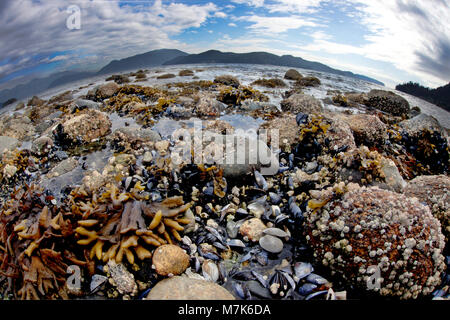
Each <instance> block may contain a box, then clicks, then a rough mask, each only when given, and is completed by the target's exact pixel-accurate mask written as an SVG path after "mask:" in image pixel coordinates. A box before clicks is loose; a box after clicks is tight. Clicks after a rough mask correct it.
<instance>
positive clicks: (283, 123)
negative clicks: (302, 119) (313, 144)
mask: <svg viewBox="0 0 450 320" xmlns="http://www.w3.org/2000/svg"><path fill="white" fill-rule="evenodd" d="M261 129H266V130H267V142H268V144H269V145H270V144H271V142H272V131H271V130H278V131H276V132H278V141H277V142H278V143H279V147H280V148H281V150H283V151H285V152H289V151H290V150H291V146H293V145H295V144H296V143H298V142H299V127H298V125H297V121H296V116H295V115H293V114H285V115H283V117H276V118H273V119H271V120H269V121H267V122H265V123H263V124H262V125H261V127H260V131H261Z"/></svg>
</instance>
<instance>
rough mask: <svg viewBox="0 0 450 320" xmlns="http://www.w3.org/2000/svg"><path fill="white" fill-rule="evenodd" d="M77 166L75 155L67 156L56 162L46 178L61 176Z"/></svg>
mask: <svg viewBox="0 0 450 320" xmlns="http://www.w3.org/2000/svg"><path fill="white" fill-rule="evenodd" d="M77 166H78V160H77V159H76V158H75V157H72V158H68V159H66V160H63V161H61V162H60V163H58V164H57V165H56V166H55V167H54V168H53V169H52V170H50V172H49V173H48V174H47V178H48V179H51V178H54V177H59V176H62V175H63V174H66V173H68V172H70V171H72V170H74V169H75V168H76V167H77Z"/></svg>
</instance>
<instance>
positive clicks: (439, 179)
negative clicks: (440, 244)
mask: <svg viewBox="0 0 450 320" xmlns="http://www.w3.org/2000/svg"><path fill="white" fill-rule="evenodd" d="M404 193H405V195H406V196H408V197H416V198H417V199H419V201H421V202H423V203H426V204H427V205H428V206H429V207H430V209H431V212H432V213H433V215H434V216H435V217H436V218H437V219H438V220H439V221H440V222H441V225H442V232H443V233H444V235H445V236H446V238H447V241H448V240H449V239H450V178H449V177H448V176H445V175H437V176H419V177H416V178H414V179H413V180H411V181H410V182H409V183H408V185H407V186H406V187H405V190H404Z"/></svg>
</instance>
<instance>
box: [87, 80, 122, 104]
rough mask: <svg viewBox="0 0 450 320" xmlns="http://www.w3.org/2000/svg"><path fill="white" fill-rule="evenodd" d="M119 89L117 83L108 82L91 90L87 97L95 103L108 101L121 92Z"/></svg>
mask: <svg viewBox="0 0 450 320" xmlns="http://www.w3.org/2000/svg"><path fill="white" fill-rule="evenodd" d="M119 89H120V87H119V85H118V84H117V83H115V82H108V83H105V84H103V85H101V86H98V87H96V88H94V89H92V90H90V91H89V92H88V94H87V97H88V98H89V99H93V100H94V101H99V100H103V99H107V98H111V97H112V96H113V95H115V94H116V93H117V92H118V91H119Z"/></svg>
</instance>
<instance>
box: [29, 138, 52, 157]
mask: <svg viewBox="0 0 450 320" xmlns="http://www.w3.org/2000/svg"><path fill="white" fill-rule="evenodd" d="M52 147H53V140H52V139H50V138H49V137H47V136H42V137H39V138H37V139H36V140H34V141H33V143H32V146H31V152H32V153H33V154H35V155H37V156H41V155H47V154H48V153H49V152H50V150H51V148H52Z"/></svg>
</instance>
